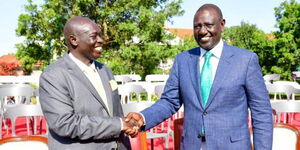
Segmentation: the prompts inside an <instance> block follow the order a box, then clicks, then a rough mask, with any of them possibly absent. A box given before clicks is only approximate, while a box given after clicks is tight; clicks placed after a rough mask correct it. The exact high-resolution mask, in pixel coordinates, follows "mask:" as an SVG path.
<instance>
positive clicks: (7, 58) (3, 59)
mask: <svg viewBox="0 0 300 150" xmlns="http://www.w3.org/2000/svg"><path fill="white" fill-rule="evenodd" d="M21 61H22V60H18V59H17V57H16V56H15V55H12V54H7V55H3V56H1V57H0V63H1V62H5V63H17V64H20V63H21Z"/></svg>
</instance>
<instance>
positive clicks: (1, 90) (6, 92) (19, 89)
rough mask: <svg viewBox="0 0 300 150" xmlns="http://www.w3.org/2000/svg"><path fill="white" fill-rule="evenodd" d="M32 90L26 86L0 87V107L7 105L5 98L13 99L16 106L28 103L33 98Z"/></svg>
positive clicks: (4, 85)
mask: <svg viewBox="0 0 300 150" xmlns="http://www.w3.org/2000/svg"><path fill="white" fill-rule="evenodd" d="M33 94H34V89H33V88H32V87H31V86H29V85H27V84H2V85H0V99H1V105H2V106H3V105H5V104H6V103H7V100H8V99H7V97H8V96H10V97H13V98H14V100H15V103H16V104H20V103H30V97H31V96H33Z"/></svg>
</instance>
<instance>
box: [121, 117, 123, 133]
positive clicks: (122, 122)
mask: <svg viewBox="0 0 300 150" xmlns="http://www.w3.org/2000/svg"><path fill="white" fill-rule="evenodd" d="M120 122H121V131H122V130H123V120H122V118H120Z"/></svg>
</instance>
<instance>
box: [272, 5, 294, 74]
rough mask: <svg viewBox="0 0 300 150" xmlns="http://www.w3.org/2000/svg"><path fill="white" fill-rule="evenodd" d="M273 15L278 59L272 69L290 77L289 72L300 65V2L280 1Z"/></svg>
mask: <svg viewBox="0 0 300 150" xmlns="http://www.w3.org/2000/svg"><path fill="white" fill-rule="evenodd" d="M275 17H276V21H277V24H276V26H277V28H278V29H279V31H277V32H276V33H275V37H276V39H277V40H276V41H277V42H276V50H277V53H276V56H275V57H277V58H278V60H277V61H275V62H274V67H273V68H272V69H273V70H274V72H277V73H280V74H281V75H282V76H283V77H284V79H291V72H292V71H294V70H296V68H297V67H298V66H300V65H299V64H300V59H299V58H300V49H299V47H300V32H299V30H300V4H299V3H298V2H297V1H296V0H290V1H288V0H286V1H284V2H282V3H281V4H280V6H279V7H276V8H275Z"/></svg>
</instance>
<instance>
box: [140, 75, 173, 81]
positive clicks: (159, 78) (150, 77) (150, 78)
mask: <svg viewBox="0 0 300 150" xmlns="http://www.w3.org/2000/svg"><path fill="white" fill-rule="evenodd" d="M168 78H169V75H166V74H150V75H147V76H146V78H145V80H146V81H147V82H166V81H167V80H168Z"/></svg>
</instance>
